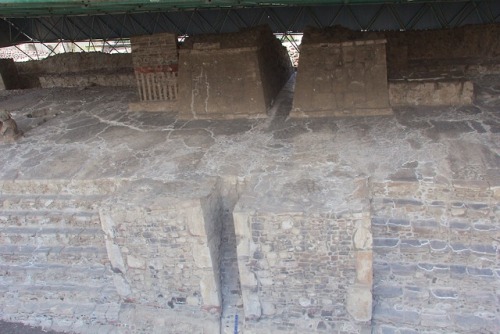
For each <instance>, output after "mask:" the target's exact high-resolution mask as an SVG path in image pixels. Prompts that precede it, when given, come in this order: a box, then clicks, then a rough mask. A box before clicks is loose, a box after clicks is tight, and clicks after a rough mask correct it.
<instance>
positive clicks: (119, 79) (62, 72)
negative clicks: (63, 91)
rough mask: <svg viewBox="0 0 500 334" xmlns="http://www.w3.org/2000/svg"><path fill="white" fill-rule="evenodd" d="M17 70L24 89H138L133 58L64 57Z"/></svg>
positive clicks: (94, 54)
mask: <svg viewBox="0 0 500 334" xmlns="http://www.w3.org/2000/svg"><path fill="white" fill-rule="evenodd" d="M16 67H17V70H18V72H19V76H20V80H21V85H22V88H32V87H42V88H50V87H85V86H93V85H98V86H127V87H132V86H134V85H135V79H134V74H133V68H132V56H131V55H130V54H107V53H101V52H75V53H61V54H57V55H54V56H51V57H48V58H46V59H42V60H33V61H28V62H24V63H16Z"/></svg>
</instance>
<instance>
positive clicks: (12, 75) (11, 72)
mask: <svg viewBox="0 0 500 334" xmlns="http://www.w3.org/2000/svg"><path fill="white" fill-rule="evenodd" d="M18 81H19V77H18V74H17V68H16V64H15V63H14V60H13V59H0V90H5V89H17V88H19V87H18V86H19V85H18Z"/></svg>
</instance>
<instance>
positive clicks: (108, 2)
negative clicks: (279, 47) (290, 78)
mask: <svg viewBox="0 0 500 334" xmlns="http://www.w3.org/2000/svg"><path fill="white" fill-rule="evenodd" d="M439 2H448V3H452V2H457V1H450V0H444V1H443V0H276V1H255V0H182V1H179V0H97V1H96V0H83V1H82V0H1V1H0V15H1V16H5V17H36V16H51V15H82V14H83V15H90V14H116V13H133V12H144V11H175V10H182V9H191V10H192V9H203V8H251V7H269V6H273V7H282V6H317V5H366V4H405V3H439Z"/></svg>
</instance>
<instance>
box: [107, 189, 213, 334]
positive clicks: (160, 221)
mask: <svg viewBox="0 0 500 334" xmlns="http://www.w3.org/2000/svg"><path fill="white" fill-rule="evenodd" d="M142 187H145V188H148V189H149V190H152V191H151V192H148V193H144V192H143V191H142V190H141V188H142ZM122 192H123V195H122V196H121V197H120V201H119V202H120V203H134V205H133V206H127V205H125V206H123V205H109V206H108V205H105V206H103V208H101V210H100V216H101V222H102V226H103V230H104V232H105V234H106V248H107V251H108V255H109V258H110V261H111V265H112V267H113V272H114V274H113V279H114V282H115V285H116V287H117V291H118V293H119V294H120V296H121V297H122V298H123V299H124V300H125V301H129V302H131V303H134V304H136V305H139V306H148V307H153V308H156V309H161V310H163V311H162V313H164V316H163V319H171V320H170V321H171V322H175V321H176V320H174V319H175V318H176V317H177V315H179V316H185V317H199V318H200V319H205V320H204V321H202V322H200V323H195V324H192V325H190V326H191V329H190V331H191V330H195V332H203V331H205V332H214V333H215V332H218V328H219V317H220V308H221V293H220V291H221V287H220V268H219V263H220V255H219V249H220V242H221V234H222V232H221V228H222V226H221V225H222V222H221V220H220V219H221V217H222V212H221V211H222V204H221V202H220V197H219V196H218V191H217V183H216V182H215V181H214V180H208V181H207V180H205V181H200V182H196V184H195V185H193V184H190V185H189V184H180V182H179V183H178V184H163V183H157V184H154V185H151V184H146V185H144V184H141V183H140V182H135V183H132V184H130V185H127V186H126V187H125V188H124V189H122ZM161 194H164V195H161Z"/></svg>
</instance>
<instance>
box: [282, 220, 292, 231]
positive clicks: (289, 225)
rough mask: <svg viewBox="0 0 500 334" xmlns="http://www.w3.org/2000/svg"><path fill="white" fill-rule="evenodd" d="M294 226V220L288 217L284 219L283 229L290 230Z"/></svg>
mask: <svg viewBox="0 0 500 334" xmlns="http://www.w3.org/2000/svg"><path fill="white" fill-rule="evenodd" d="M292 227H293V221H292V220H289V219H287V220H284V221H282V222H281V228H282V229H283V230H289V229H291V228H292Z"/></svg>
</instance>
